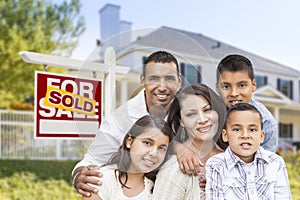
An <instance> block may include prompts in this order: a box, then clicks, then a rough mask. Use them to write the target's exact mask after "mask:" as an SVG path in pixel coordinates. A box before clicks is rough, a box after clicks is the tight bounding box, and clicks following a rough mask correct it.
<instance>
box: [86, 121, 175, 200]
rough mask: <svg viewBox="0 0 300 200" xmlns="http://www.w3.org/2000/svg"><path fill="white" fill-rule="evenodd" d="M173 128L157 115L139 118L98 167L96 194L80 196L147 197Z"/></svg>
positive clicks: (133, 199)
mask: <svg viewBox="0 0 300 200" xmlns="http://www.w3.org/2000/svg"><path fill="white" fill-rule="evenodd" d="M172 139H173V132H172V130H171V128H170V127H169V126H168V125H167V123H166V122H165V121H164V120H163V119H161V118H158V117H154V116H150V115H146V116H144V117H142V118H140V119H139V120H138V121H136V123H135V124H134V125H133V126H132V127H131V129H130V130H129V131H128V133H127V134H126V136H125V138H124V140H123V143H122V145H121V147H120V148H119V151H118V152H117V153H116V154H115V155H113V156H112V158H111V160H110V161H109V163H108V164H107V165H105V166H103V167H101V169H100V171H101V172H102V173H103V177H102V179H101V181H102V183H103V184H102V185H101V186H97V187H96V188H97V189H98V191H99V192H98V194H94V193H92V195H91V196H90V197H83V198H82V200H99V199H100V200H119V199H120V200H148V199H149V200H150V199H151V196H152V187H153V181H154V180H155V175H156V173H157V168H158V167H159V166H160V165H161V164H162V163H163V162H164V161H165V160H166V155H167V154H168V150H169V149H171V148H170V146H171V145H169V143H170V142H171V141H172Z"/></svg>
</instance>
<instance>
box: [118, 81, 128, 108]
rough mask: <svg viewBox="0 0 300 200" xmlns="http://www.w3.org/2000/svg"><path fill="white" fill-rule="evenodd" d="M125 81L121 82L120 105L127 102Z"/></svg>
mask: <svg viewBox="0 0 300 200" xmlns="http://www.w3.org/2000/svg"><path fill="white" fill-rule="evenodd" d="M127 83H128V82H127V80H121V94H120V105H121V104H123V103H125V102H126V101H127V100H128V84H127Z"/></svg>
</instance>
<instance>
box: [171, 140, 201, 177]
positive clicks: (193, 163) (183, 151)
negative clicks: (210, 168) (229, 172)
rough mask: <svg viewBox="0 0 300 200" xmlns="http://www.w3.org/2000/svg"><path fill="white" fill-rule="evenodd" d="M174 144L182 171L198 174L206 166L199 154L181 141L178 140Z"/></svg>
mask: <svg viewBox="0 0 300 200" xmlns="http://www.w3.org/2000/svg"><path fill="white" fill-rule="evenodd" d="M174 146H175V152H176V154H177V160H178V163H179V167H180V170H181V171H182V173H184V174H188V175H194V176H197V175H198V173H200V171H201V168H203V167H204V165H203V163H202V162H201V161H200V159H199V158H198V156H197V154H196V153H194V152H193V151H192V150H191V149H189V148H188V147H186V146H185V145H184V144H181V143H179V142H176V143H175V145H174Z"/></svg>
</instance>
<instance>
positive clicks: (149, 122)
mask: <svg viewBox="0 0 300 200" xmlns="http://www.w3.org/2000/svg"><path fill="white" fill-rule="evenodd" d="M148 128H156V129H158V130H161V132H162V133H163V134H165V135H166V136H168V137H169V146H168V150H167V153H166V156H165V159H164V161H163V162H162V164H163V163H164V162H165V161H166V160H167V157H168V156H167V155H168V154H170V151H171V150H172V149H173V147H172V143H171V142H172V140H173V135H174V133H173V131H172V129H171V128H170V126H169V125H168V123H166V122H165V121H164V119H162V118H161V117H158V116H152V115H146V116H144V117H142V118H140V119H138V120H137V121H136V122H135V123H134V124H133V126H132V127H131V128H130V130H129V131H128V133H127V134H126V135H125V137H124V139H123V143H122V145H121V146H120V148H119V150H118V152H117V153H115V154H114V155H113V156H112V157H111V159H110V160H109V162H108V163H107V164H117V169H116V170H115V175H116V177H117V179H118V180H119V182H120V183H121V185H122V187H126V188H128V187H127V186H126V183H127V180H128V174H127V171H128V168H129V165H130V163H131V158H130V149H129V148H127V147H126V141H127V139H128V138H129V137H131V138H132V140H134V139H135V138H136V137H137V136H139V135H141V134H142V133H144V132H145V130H146V129H148ZM159 167H160V166H159ZM159 167H157V168H156V169H155V170H153V171H151V172H149V173H146V174H145V176H146V177H147V178H149V179H151V180H152V181H155V178H156V174H157V171H158V168H159ZM117 172H118V173H117ZM123 176H124V177H125V180H124V181H122V179H121V178H122V177H123Z"/></svg>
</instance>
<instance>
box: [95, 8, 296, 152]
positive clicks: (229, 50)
mask: <svg viewBox="0 0 300 200" xmlns="http://www.w3.org/2000/svg"><path fill="white" fill-rule="evenodd" d="M119 10H120V7H119V6H115V5H113V4H107V5H106V6H105V7H103V8H102V9H101V10H100V17H101V18H103V17H105V16H106V15H107V14H108V13H109V14H110V15H111V12H115V15H114V16H117V17H114V20H115V21H112V22H110V23H108V24H110V25H111V24H114V23H119V26H120V28H119V29H118V30H119V33H117V32H116V28H114V32H113V33H112V35H111V37H107V33H105V34H106V39H105V40H104V41H103V42H102V43H101V44H100V45H99V48H100V51H99V53H98V54H97V56H99V57H97V56H96V57H94V59H93V60H96V61H101V57H103V50H105V48H106V47H108V46H113V47H114V48H115V50H116V55H117V64H119V65H123V66H130V68H131V71H130V72H129V74H128V75H126V76H124V77H117V88H116V95H117V96H116V98H117V104H121V103H122V102H124V101H126V99H128V98H130V96H132V95H133V94H134V93H135V90H138V89H139V74H140V72H141V69H142V64H143V60H144V59H145V57H146V56H148V55H149V54H150V53H152V52H153V51H155V50H166V51H169V52H171V53H173V54H174V55H175V56H176V57H177V58H178V61H179V63H180V71H181V73H182V74H183V76H184V83H185V84H186V83H194V82H201V83H205V84H207V85H209V86H210V87H211V88H213V89H215V83H216V66H217V63H218V62H219V61H220V60H221V59H222V58H223V57H225V56H226V55H228V54H241V55H244V56H246V57H248V58H249V59H250V60H251V61H252V64H253V67H254V72H255V79H256V82H257V86H258V89H257V90H256V91H255V93H254V98H255V99H257V100H259V101H260V102H262V103H263V104H264V105H265V106H266V107H267V108H268V109H269V110H270V112H271V113H272V114H273V115H274V117H275V119H276V120H277V121H278V122H279V134H280V135H279V137H280V146H281V147H284V146H290V144H294V145H297V146H298V147H299V146H300V123H299V122H300V71H297V70H295V69H293V68H291V67H288V66H285V65H282V64H280V63H276V62H274V61H272V60H269V59H266V58H263V57H261V56H259V55H256V54H254V53H251V52H247V51H245V50H242V49H239V48H236V47H234V46H231V45H229V44H225V43H223V42H221V41H218V40H216V39H212V38H210V37H207V36H204V35H202V34H200V33H193V32H189V31H185V30H179V29H175V28H171V27H161V28H156V29H141V30H134V31H133V30H129V29H130V27H129V26H126V28H127V29H126V31H123V32H122V30H123V29H122V27H123V25H122V24H124V22H123V21H120V19H119V15H118V14H116V13H118V12H119ZM126 24H127V25H128V24H130V25H131V23H129V22H126ZM101 29H102V30H104V29H105V31H106V32H107V30H110V29H109V26H108V27H106V28H105V27H102V28H101Z"/></svg>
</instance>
